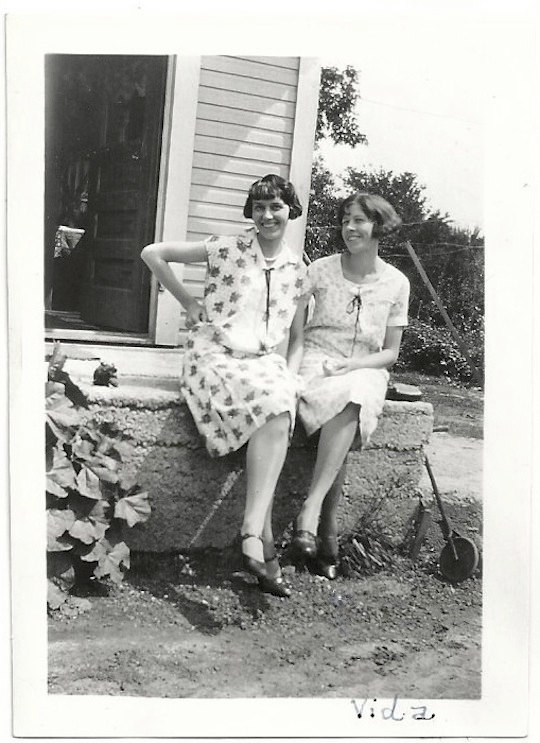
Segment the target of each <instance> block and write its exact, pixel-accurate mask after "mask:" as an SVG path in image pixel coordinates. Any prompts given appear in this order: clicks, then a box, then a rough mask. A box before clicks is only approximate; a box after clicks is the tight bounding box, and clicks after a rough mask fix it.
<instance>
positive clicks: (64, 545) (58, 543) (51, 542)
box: [47, 534, 73, 552]
mask: <svg viewBox="0 0 540 743" xmlns="http://www.w3.org/2000/svg"><path fill="white" fill-rule="evenodd" d="M72 549H73V540H72V539H71V537H70V536H69V534H65V535H64V536H61V537H53V536H52V535H47V552H70V551H71V550H72Z"/></svg>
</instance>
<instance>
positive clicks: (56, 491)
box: [46, 446, 76, 498]
mask: <svg viewBox="0 0 540 743" xmlns="http://www.w3.org/2000/svg"><path fill="white" fill-rule="evenodd" d="M47 464H48V465H49V467H48V470H47V473H46V474H47V485H46V489H47V491H48V492H49V493H52V494H53V495H57V496H58V497H59V498H65V497H66V495H67V488H75V487H76V479H75V471H74V469H73V464H72V463H71V460H70V459H69V457H68V456H67V455H66V453H65V451H64V449H63V447H62V446H55V447H54V448H53V449H52V462H51V461H49V462H47Z"/></svg>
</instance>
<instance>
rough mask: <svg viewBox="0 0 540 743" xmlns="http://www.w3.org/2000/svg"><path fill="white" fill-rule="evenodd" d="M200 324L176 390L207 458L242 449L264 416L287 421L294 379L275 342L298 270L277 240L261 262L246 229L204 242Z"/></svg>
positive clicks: (298, 287)
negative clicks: (273, 254) (272, 255)
mask: <svg viewBox="0 0 540 743" xmlns="http://www.w3.org/2000/svg"><path fill="white" fill-rule="evenodd" d="M206 248H207V263H208V266H207V272H206V280H205V289H204V307H205V310H206V313H207V317H208V321H207V322H204V323H200V324H198V325H196V326H195V327H194V328H192V329H191V330H190V332H189V334H188V339H187V343H186V349H185V353H184V359H183V370H182V392H183V394H184V397H185V400H186V403H187V405H188V407H189V409H190V411H191V414H192V415H193V418H194V420H195V423H196V425H197V428H198V430H199V432H200V433H201V435H202V436H203V437H204V439H205V443H206V448H207V450H208V453H209V454H210V455H211V456H222V455H225V454H228V453H230V452H232V451H236V450H237V449H239V448H240V447H241V446H243V445H244V444H245V443H246V442H247V441H248V440H249V438H250V437H251V435H252V434H253V433H254V432H255V431H256V430H257V429H259V428H260V427H261V426H262V425H264V423H266V422H267V421H268V420H270V418H272V417H274V416H277V415H280V414H281V413H288V414H289V416H290V421H291V429H290V430H291V432H292V429H293V427H294V422H295V411H296V389H297V383H296V380H295V378H294V376H293V375H292V374H291V373H290V372H289V370H288V368H287V363H286V361H285V358H284V357H283V355H281V354H280V353H279V352H278V347H279V346H280V344H281V343H282V342H283V341H284V340H285V338H286V336H287V332H288V330H289V328H290V326H291V323H292V320H293V317H294V313H295V311H296V307H297V304H298V301H299V299H300V298H301V297H302V295H303V294H304V293H305V282H306V267H305V265H304V263H303V261H302V259H301V257H300V256H299V255H297V254H295V253H294V252H293V251H292V250H291V248H290V247H289V246H288V245H287V244H286V243H284V244H283V246H282V249H281V250H280V252H279V254H278V255H277V258H276V259H275V261H274V262H273V263H271V264H270V263H268V262H267V261H266V260H265V258H264V255H263V253H262V250H261V248H260V246H259V243H258V240H257V238H256V235H255V231H254V230H248V231H246V233H245V234H243V235H240V236H237V237H216V236H214V237H211V238H209V239H208V240H207V241H206Z"/></svg>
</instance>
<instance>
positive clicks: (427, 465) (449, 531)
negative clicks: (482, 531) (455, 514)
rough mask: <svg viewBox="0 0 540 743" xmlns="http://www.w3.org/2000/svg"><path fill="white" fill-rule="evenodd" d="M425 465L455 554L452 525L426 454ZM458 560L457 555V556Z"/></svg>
mask: <svg viewBox="0 0 540 743" xmlns="http://www.w3.org/2000/svg"><path fill="white" fill-rule="evenodd" d="M424 463H425V465H426V469H427V473H428V475H429V479H430V480H431V487H432V488H433V493H434V495H435V500H436V501H437V505H438V506H439V511H440V512H441V520H442V524H443V533H444V536H445V538H446V539H448V541H449V542H450V544H451V545H452V550H453V552H454V553H455V551H456V550H455V547H454V542H453V541H452V529H451V527H450V523H449V521H448V519H447V518H446V514H445V512H444V508H443V504H442V500H441V496H440V494H439V488H438V487H437V483H436V482H435V475H434V474H433V470H432V469H431V465H430V463H429V459H428V455H427V454H426V453H425V452H424ZM456 559H457V555H456Z"/></svg>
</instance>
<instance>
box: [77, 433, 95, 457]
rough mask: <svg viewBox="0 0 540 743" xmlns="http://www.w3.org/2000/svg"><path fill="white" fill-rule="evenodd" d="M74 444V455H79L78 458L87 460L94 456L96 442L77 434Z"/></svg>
mask: <svg viewBox="0 0 540 743" xmlns="http://www.w3.org/2000/svg"><path fill="white" fill-rule="evenodd" d="M72 446H73V456H74V457H77V459H84V460H87V459H90V458H91V457H93V456H94V449H95V447H94V444H93V443H92V442H91V441H88V440H87V439H82V438H81V437H80V436H77V438H76V439H75V441H74V442H73V444H72Z"/></svg>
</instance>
